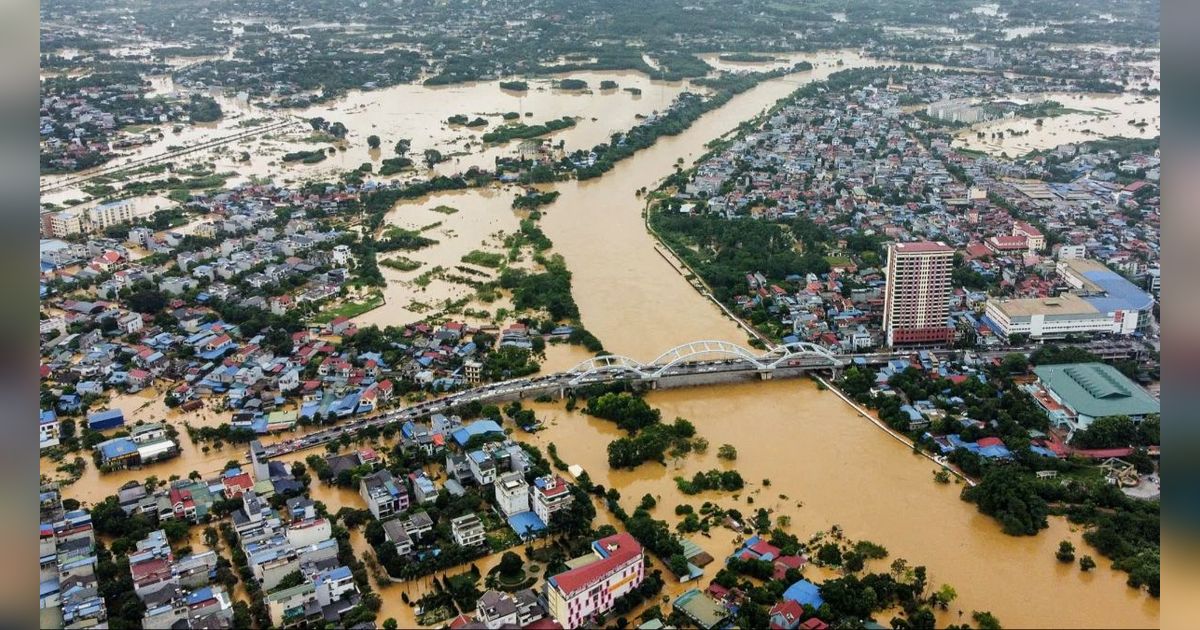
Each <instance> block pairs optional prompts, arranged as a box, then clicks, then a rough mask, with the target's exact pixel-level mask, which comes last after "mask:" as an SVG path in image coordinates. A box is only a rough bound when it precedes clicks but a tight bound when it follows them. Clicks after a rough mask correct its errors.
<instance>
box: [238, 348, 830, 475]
mask: <svg viewBox="0 0 1200 630" xmlns="http://www.w3.org/2000/svg"><path fill="white" fill-rule="evenodd" d="M847 362H848V361H847V359H846V358H843V357H840V356H837V355H834V354H832V353H830V352H829V351H828V350H826V349H825V348H822V347H821V346H817V345H815V344H811V343H792V344H787V345H782V346H777V347H775V348H772V349H770V350H767V351H765V352H755V351H753V350H750V349H748V348H745V347H742V346H739V345H738V344H736V343H730V342H728V341H711V340H710V341H693V342H691V343H685V344H682V345H679V346H675V347H674V348H671V349H670V350H667V351H666V352H664V353H662V354H660V355H658V356H657V357H655V358H654V359H652V360H651V361H650V362H648V363H642V362H640V361H636V360H634V359H631V358H629V357H626V356H621V355H618V354H608V355H603V356H598V357H593V358H591V359H588V360H587V361H584V362H582V363H580V364H579V365H576V366H575V367H574V368H572V369H570V370H568V371H566V372H557V373H554V374H545V375H541V376H530V377H525V378H516V379H512V380H508V381H501V382H498V383H488V384H484V385H479V386H476V387H472V388H471V389H466V390H462V391H457V392H454V393H451V394H448V395H446V396H443V397H441V398H436V399H433V400H427V401H424V402H420V403H417V404H415V405H413V406H411V407H405V408H403V409H394V410H388V411H384V412H381V413H377V414H373V415H363V416H356V417H355V418H354V419H353V420H351V421H349V422H347V423H344V424H341V423H339V424H338V425H336V426H332V427H328V428H323V429H320V430H318V431H314V432H313V433H309V434H307V435H305V436H303V437H298V438H294V439H288V440H284V441H282V442H276V443H274V444H270V445H267V446H265V447H262V448H261V450H260V451H259V454H258V455H257V456H258V457H261V458H271V457H278V456H279V455H284V454H286V453H293V452H295V451H299V450H304V449H308V448H314V447H316V446H321V445H323V444H326V443H328V442H330V441H332V440H336V439H339V438H341V437H342V436H344V435H348V436H354V435H355V434H357V433H358V432H359V431H362V430H364V429H366V428H369V427H381V426H384V425H387V424H394V423H402V422H405V421H408V420H416V419H418V418H422V417H425V416H428V415H430V414H434V413H442V412H451V410H453V409H455V408H456V407H457V406H458V405H463V404H468V403H481V404H492V403H500V402H505V401H511V400H521V399H525V398H534V397H537V396H542V395H545V396H552V397H561V396H565V395H567V394H568V393H569V392H570V391H571V389H572V388H574V387H578V386H581V385H589V384H593V383H611V382H617V381H633V382H637V383H640V384H642V385H648V386H649V387H651V388H655V389H657V388H659V387H660V386H661V387H687V386H690V385H708V384H714V383H724V382H734V381H739V380H746V379H770V378H772V377H773V376H775V374H777V373H779V374H780V375H782V376H798V375H799V374H800V373H802V372H804V371H807V370H832V371H833V372H834V373H835V374H836V373H837V372H838V371H839V370H840V369H841V368H842V367H843V366H845V365H846V364H847Z"/></svg>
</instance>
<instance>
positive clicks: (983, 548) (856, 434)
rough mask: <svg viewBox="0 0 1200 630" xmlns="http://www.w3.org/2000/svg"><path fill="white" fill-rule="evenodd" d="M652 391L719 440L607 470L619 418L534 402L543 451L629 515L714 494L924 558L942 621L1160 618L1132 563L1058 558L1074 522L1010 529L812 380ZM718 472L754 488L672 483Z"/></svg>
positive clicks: (710, 547)
mask: <svg viewBox="0 0 1200 630" xmlns="http://www.w3.org/2000/svg"><path fill="white" fill-rule="evenodd" d="M648 401H649V402H650V403H651V404H652V405H654V406H655V407H657V408H659V409H661V410H662V414H663V418H664V419H668V420H669V419H672V418H674V417H676V416H682V417H685V418H687V419H689V420H691V421H692V422H693V423H695V425H696V429H697V434H698V435H700V436H703V437H704V438H705V439H707V440H708V441H709V444H710V446H709V449H708V452H707V453H706V454H705V455H695V454H693V455H689V456H688V457H686V458H684V459H681V460H675V461H672V460H668V464H667V465H666V466H662V465H658V464H654V463H650V464H645V465H643V466H641V467H639V468H638V469H637V470H634V471H611V470H609V468H608V463H607V460H606V457H607V456H606V452H605V450H604V449H603V448H598V446H597V445H599V444H606V443H608V442H610V441H612V440H613V439H615V438H616V437H619V436H620V435H621V434H622V432H620V431H619V430H617V429H616V428H615V425H613V424H612V423H611V422H607V421H604V420H598V419H595V418H591V417H588V416H585V415H582V414H580V413H570V412H567V411H565V410H564V408H563V405H561V404H545V405H537V406H535V408H536V409H537V411H538V415H539V418H541V419H543V421H544V422H546V423H547V425H548V429H547V430H545V431H543V432H541V433H539V434H537V435H536V441H537V442H538V443H539V444H540V445H542V446H543V447H544V445H545V444H547V443H549V442H554V443H556V444H557V446H558V452H559V455H560V456H561V457H562V458H563V459H564V460H566V461H567V462H568V463H571V464H579V465H581V466H583V467H584V469H586V470H587V471H588V474H589V475H590V476H591V477H592V480H593V481H594V482H596V483H598V484H602V485H604V486H605V487H612V488H617V489H618V490H620V492H621V497H622V499H621V503H622V505H623V506H624V507H625V508H626V509H627V510H630V511H632V510H633V508H634V507H636V506H637V503H638V502H639V501H640V499H641V497H642V495H644V494H646V493H649V494H652V495H654V496H655V497H656V498H657V499H658V506H657V507H656V508H655V512H654V515H655V517H656V518H661V519H666V520H668V521H670V522H675V521H676V520H677V519H676V517H675V516H674V508H675V506H676V505H678V504H679V503H681V502H686V503H689V504H691V505H692V506H693V507H696V508H699V506H700V504H701V503H703V502H704V501H706V500H710V501H713V502H715V503H717V504H719V505H721V506H722V507H724V508H736V509H738V510H740V511H742V512H743V513H745V514H749V513H752V512H753V511H754V510H756V509H758V508H759V507H765V508H768V509H770V510H772V511H774V513H775V515H776V516H777V515H780V514H786V515H788V516H790V517H791V521H792V522H791V526H790V531H792V532H793V533H795V534H797V535H798V536H799V537H800V538H801V539H806V538H807V537H808V536H809V535H810V534H812V533H814V532H817V531H823V530H828V529H829V528H830V526H832V525H834V524H837V525H839V526H841V527H842V529H843V530H844V531H845V533H846V535H847V536H848V537H849V538H851V539H854V540H859V539H867V540H871V541H874V542H877V543H879V544H882V545H884V546H885V547H887V548H888V551H889V552H890V556H889V559H888V560H887V562H891V560H892V559H895V558H897V557H902V558H905V559H907V560H908V561H909V562H910V563H911V564H923V565H926V566H927V567H928V569H929V581H930V584H931V586H933V587H934V588H936V587H937V586H939V585H940V584H942V583H948V584H951V585H952V586H954V588H955V589H956V590H957V591H958V599H957V600H956V601H955V602H954V603H953V604H952V605H951V608H950V610H949V611H947V612H945V613H941V615H940V618H939V621H940V622H941V623H942V624H949V623H958V621H959V620H958V616H957V611H958V610H959V609H962V610H964V611H965V612H966V615H965V618H966V619H968V620H969V617H970V612H971V611H972V610H991V611H992V612H993V613H994V614H996V615H997V617H999V619H1000V620H1001V622H1002V623H1004V625H1005V627H1012V628H1029V627H1046V626H1056V627H1060V626H1061V627H1113V626H1115V627H1147V626H1157V625H1158V608H1159V606H1158V600H1155V599H1152V598H1149V597H1147V596H1145V595H1144V594H1142V593H1140V592H1138V591H1136V590H1134V589H1131V588H1129V587H1127V586H1125V577H1124V574H1123V573H1119V572H1116V571H1110V570H1107V569H1097V570H1096V571H1094V572H1092V573H1087V574H1085V573H1081V572H1080V571H1079V569H1078V567H1076V566H1074V565H1063V564H1062V563H1059V562H1058V561H1057V560H1055V558H1054V551H1055V549H1056V548H1057V546H1058V542H1059V541H1060V540H1064V539H1067V540H1071V541H1072V542H1073V543H1074V544H1075V545H1076V547H1077V548H1079V549H1081V550H1083V549H1088V547H1087V545H1086V544H1085V543H1083V541H1082V539H1081V537H1080V532H1078V531H1073V528H1072V527H1071V526H1070V525H1069V524H1068V523H1067V522H1066V521H1065V520H1064V519H1061V518H1052V519H1051V521H1050V529H1049V530H1046V531H1043V532H1041V533H1040V534H1039V535H1037V536H1035V537H1022V538H1014V537H1011V536H1007V535H1005V534H1004V533H1003V532H1001V531H1000V527H999V526H998V525H997V524H996V522H995V521H994V520H992V519H991V518H990V517H987V516H984V515H981V514H979V513H978V512H977V511H976V510H975V508H974V506H972V505H970V504H968V503H965V502H963V501H961V500H960V499H959V496H958V495H959V492H960V491H961V488H962V486H961V485H958V484H950V485H939V484H937V483H935V482H934V481H933V479H932V473H933V471H934V470H936V468H937V467H936V465H934V464H931V463H929V462H927V461H926V460H923V459H921V458H918V457H916V456H914V455H913V454H912V453H911V452H910V451H908V450H907V449H905V448H903V447H901V446H899V445H898V444H897V443H896V442H895V441H893V440H892V439H891V438H890V437H888V436H887V435H886V434H885V433H884V432H882V431H880V430H879V429H877V428H876V427H875V426H874V425H872V424H870V423H869V422H867V421H866V420H865V419H863V418H861V417H860V416H858V415H857V414H856V413H855V412H854V411H853V410H851V409H850V407H849V406H847V405H845V404H844V403H842V402H841V400H839V399H838V398H837V397H835V396H834V395H833V394H831V393H829V392H824V391H818V389H817V387H816V386H815V384H813V383H811V382H810V381H807V380H789V381H777V382H765V383H750V384H744V385H728V386H716V387H703V388H691V389H677V390H665V391H658V392H653V393H651V394H650V395H649V396H648ZM722 444H732V445H733V446H734V447H736V448H737V451H738V458H737V461H736V462H733V463H727V462H723V461H722V460H720V459H718V458H717V457H716V450H717V447H718V446H720V445H722ZM711 468H722V469H724V468H736V469H737V470H738V472H740V473H741V475H742V477H743V478H745V480H746V484H747V486H746V489H745V490H743V491H742V492H741V493H740V496H739V497H738V498H735V495H734V494H733V493H723V492H708V493H704V494H701V495H697V496H693V497H688V496H685V495H682V494H680V493H679V492H678V491H677V490H676V488H675V482H674V478H675V477H676V476H684V477H688V478H690V477H691V476H692V475H693V474H695V473H696V472H698V471H701V470H708V469H711ZM764 479H769V480H770V486H769V487H764V485H763V480H764ZM747 497H752V498H753V499H754V502H753V504H750V503H748V502H747ZM734 536H735V535H734V534H733V533H732V532H730V531H728V530H724V529H714V530H713V533H712V538H711V539H708V538H704V537H702V536H700V535H698V534H696V535H693V538H692V539H693V540H694V541H695V542H696V543H697V544H699V545H700V546H701V547H703V548H704V549H705V550H706V551H708V552H709V553H710V554H712V555H714V556H715V557H717V558H722V557H724V556H725V555H728V553H730V552H731V551H732V550H733V549H734V548H735V545H734V542H733V539H734ZM1082 553H1087V552H1082ZM1091 553H1092V555H1093V556H1095V557H1097V558H1100V556H1099V554H1098V553H1096V552H1095V551H1094V550H1092V551H1091ZM1100 562H1101V565H1102V566H1105V565H1106V564H1107V561H1105V560H1103V559H1101V560H1100ZM713 570H715V569H713ZM1065 602H1069V603H1065ZM882 621H883V622H884V623H885V624H886V622H887V621H888V619H886V618H885V619H883V620H882Z"/></svg>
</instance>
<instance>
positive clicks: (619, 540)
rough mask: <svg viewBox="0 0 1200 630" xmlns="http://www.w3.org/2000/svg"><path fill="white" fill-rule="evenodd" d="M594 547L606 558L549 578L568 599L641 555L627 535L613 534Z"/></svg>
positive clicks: (635, 543) (638, 546)
mask: <svg viewBox="0 0 1200 630" xmlns="http://www.w3.org/2000/svg"><path fill="white" fill-rule="evenodd" d="M595 546H597V547H599V548H600V549H604V550H606V552H607V554H608V556H607V557H605V558H599V559H597V560H596V561H594V562H591V563H589V564H585V565H583V566H581V567H577V568H574V569H571V570H569V571H565V572H563V573H559V574H558V575H556V576H554V577H552V578H550V579H551V580H552V581H553V582H554V584H555V585H556V586H558V589H559V590H560V591H562V592H563V593H565V594H566V595H567V596H568V597H570V596H571V595H572V594H574V593H576V592H578V591H580V590H582V589H584V588H587V587H588V586H589V585H590V584H592V583H594V582H596V581H597V580H600V579H602V578H603V577H604V576H606V575H608V574H609V573H611V572H612V571H615V570H616V569H617V567H620V566H621V565H623V564H626V563H627V562H629V561H630V560H633V559H634V558H635V557H637V556H638V555H640V554H641V553H642V546H641V545H640V544H638V541H637V540H635V539H634V538H633V536H630V535H629V534H628V533H625V532H622V533H620V534H614V535H612V536H609V537H608V538H601V539H600V540H598V541H596V543H595Z"/></svg>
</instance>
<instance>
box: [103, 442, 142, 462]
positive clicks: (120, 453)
mask: <svg viewBox="0 0 1200 630" xmlns="http://www.w3.org/2000/svg"><path fill="white" fill-rule="evenodd" d="M97 448H99V449H100V454H101V455H103V456H104V459H109V460H111V459H117V458H120V457H125V456H127V455H132V454H134V453H136V452H137V444H134V443H133V440H130V439H128V438H116V439H114V440H109V441H107V442H102V443H101V444H99V445H97Z"/></svg>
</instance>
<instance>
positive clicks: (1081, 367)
mask: <svg viewBox="0 0 1200 630" xmlns="http://www.w3.org/2000/svg"><path fill="white" fill-rule="evenodd" d="M1033 372H1034V373H1035V374H1037V376H1038V379H1039V381H1040V384H1041V386H1042V388H1043V389H1044V390H1045V392H1046V393H1047V394H1049V395H1050V397H1051V398H1052V399H1053V401H1054V402H1056V403H1058V404H1060V405H1062V407H1063V408H1064V409H1059V410H1056V409H1049V407H1051V406H1052V405H1047V402H1049V401H1045V400H1040V401H1039V402H1041V403H1042V406H1043V407H1048V410H1049V411H1050V415H1051V418H1052V419H1054V420H1056V421H1058V422H1059V423H1060V424H1062V423H1065V424H1068V425H1069V427H1070V428H1071V429H1072V430H1080V429H1086V428H1087V427H1088V425H1090V424H1091V423H1092V422H1093V421H1094V420H1095V419H1096V418H1104V417H1107V416H1129V417H1130V418H1132V419H1134V420H1141V419H1143V418H1145V417H1146V416H1148V415H1151V414H1157V413H1159V403H1158V400H1157V399H1155V398H1154V397H1153V396H1151V395H1150V393H1149V392H1147V391H1146V390H1144V389H1142V388H1141V387H1140V386H1138V384H1137V383H1134V382H1133V381H1131V380H1129V378H1128V377H1126V376H1125V375H1124V374H1121V372H1120V371H1118V370H1117V369H1116V368H1114V367H1113V366H1111V365H1107V364H1104V363H1067V364H1062V365H1039V366H1037V367H1035V368H1033ZM1064 412H1065V413H1064ZM1064 421H1065V422H1064Z"/></svg>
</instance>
